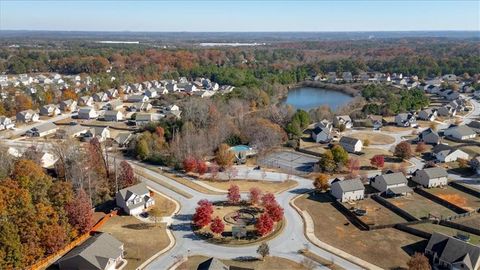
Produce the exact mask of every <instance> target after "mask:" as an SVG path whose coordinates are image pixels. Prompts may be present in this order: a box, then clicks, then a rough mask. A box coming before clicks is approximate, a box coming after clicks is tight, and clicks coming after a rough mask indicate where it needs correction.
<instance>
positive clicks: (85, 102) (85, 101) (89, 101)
mask: <svg viewBox="0 0 480 270" xmlns="http://www.w3.org/2000/svg"><path fill="white" fill-rule="evenodd" d="M77 103H78V105H79V106H93V98H92V97H91V96H83V97H79V98H78V101H77Z"/></svg>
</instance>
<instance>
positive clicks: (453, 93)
mask: <svg viewBox="0 0 480 270" xmlns="http://www.w3.org/2000/svg"><path fill="white" fill-rule="evenodd" d="M459 97H460V93H458V92H456V91H450V92H448V93H447V95H446V96H445V98H446V99H447V100H454V99H457V98H459Z"/></svg>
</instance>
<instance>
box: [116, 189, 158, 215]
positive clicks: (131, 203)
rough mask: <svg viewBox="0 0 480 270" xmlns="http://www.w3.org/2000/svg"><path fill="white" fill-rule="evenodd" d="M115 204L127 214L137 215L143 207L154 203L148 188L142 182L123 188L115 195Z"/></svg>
mask: <svg viewBox="0 0 480 270" xmlns="http://www.w3.org/2000/svg"><path fill="white" fill-rule="evenodd" d="M115 199H116V202H117V206H119V207H120V208H122V209H123V210H124V211H125V213H127V214H129V215H139V214H141V213H142V212H143V210H144V209H146V208H148V207H150V206H152V205H154V204H155V200H154V199H153V198H152V197H151V195H150V190H148V188H147V186H146V185H145V184H144V183H140V184H137V185H134V186H131V187H127V188H124V189H122V190H120V191H118V192H117V194H116V195H115Z"/></svg>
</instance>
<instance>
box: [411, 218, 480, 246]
mask: <svg viewBox="0 0 480 270" xmlns="http://www.w3.org/2000/svg"><path fill="white" fill-rule="evenodd" d="M411 227H413V228H416V229H420V230H422V231H425V232H428V233H433V232H437V233H443V234H446V235H449V236H456V235H457V233H459V232H460V233H463V234H465V232H462V231H459V230H456V229H453V228H449V227H445V226H441V225H437V224H431V223H423V224H416V225H412V226H411ZM466 234H468V235H470V243H471V244H474V245H479V244H480V236H478V235H475V234H469V233H466Z"/></svg>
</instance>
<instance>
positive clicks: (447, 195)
mask: <svg viewBox="0 0 480 270" xmlns="http://www.w3.org/2000/svg"><path fill="white" fill-rule="evenodd" d="M426 191H428V192H430V193H432V194H434V195H436V196H438V197H440V198H442V199H444V200H446V201H448V202H450V203H452V204H455V205H456V206H459V207H461V208H463V209H465V210H467V211H473V210H475V209H479V208H480V198H476V197H474V196H472V195H470V194H468V193H465V192H462V191H460V190H458V189H455V188H453V187H450V186H449V187H446V188H432V189H428V190H426Z"/></svg>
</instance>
